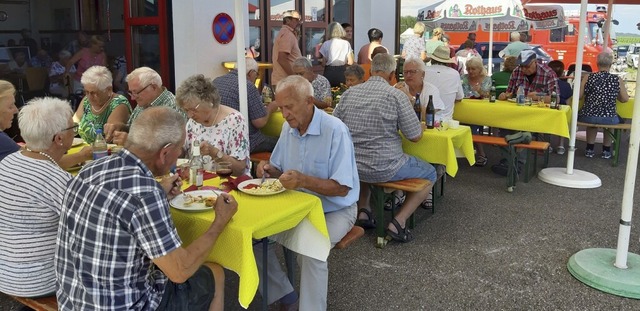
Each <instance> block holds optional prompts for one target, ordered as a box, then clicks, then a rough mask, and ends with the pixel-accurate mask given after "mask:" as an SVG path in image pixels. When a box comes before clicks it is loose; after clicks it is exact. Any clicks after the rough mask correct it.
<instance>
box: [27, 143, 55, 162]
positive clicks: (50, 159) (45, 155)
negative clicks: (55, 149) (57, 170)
mask: <svg viewBox="0 0 640 311" xmlns="http://www.w3.org/2000/svg"><path fill="white" fill-rule="evenodd" d="M24 149H25V150H27V151H29V152H33V153H39V154H40V155H42V156H44V157H46V158H47V159H49V161H51V162H53V164H55V165H56V166H58V167H60V165H58V162H56V160H54V159H53V158H52V157H51V156H50V155H48V154H46V153H44V152H42V151H34V150H31V149H29V148H28V147H24Z"/></svg>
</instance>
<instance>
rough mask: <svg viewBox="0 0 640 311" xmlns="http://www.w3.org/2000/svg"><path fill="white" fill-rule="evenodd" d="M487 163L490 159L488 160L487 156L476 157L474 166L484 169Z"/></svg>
mask: <svg viewBox="0 0 640 311" xmlns="http://www.w3.org/2000/svg"><path fill="white" fill-rule="evenodd" d="M487 162H489V159H487V157H486V156H481V155H478V156H476V164H474V165H473V166H479V167H483V166H485V165H487Z"/></svg>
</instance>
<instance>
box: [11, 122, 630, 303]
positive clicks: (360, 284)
mask: <svg viewBox="0 0 640 311" xmlns="http://www.w3.org/2000/svg"><path fill="white" fill-rule="evenodd" d="M584 146H585V145H584V143H582V142H578V148H579V149H578V150H577V152H576V157H575V168H576V169H580V170H584V171H588V172H591V173H594V174H596V175H597V176H598V177H600V179H601V180H602V186H601V187H599V188H596V189H569V188H562V187H557V186H553V185H549V184H546V183H544V182H542V181H540V180H538V179H537V178H533V179H532V180H531V181H530V182H529V183H524V182H522V181H520V182H519V183H518V185H517V187H516V189H515V191H514V192H513V193H508V192H507V191H506V178H505V177H502V176H498V175H495V174H493V173H492V172H491V168H490V166H491V165H492V164H496V163H497V162H498V161H499V159H500V155H499V153H498V152H497V151H496V150H495V148H492V147H485V149H486V151H487V153H488V155H489V164H488V165H487V166H485V167H470V166H468V163H466V162H464V159H459V161H460V162H459V164H460V170H459V172H458V175H457V176H456V177H455V178H451V177H449V178H448V179H447V182H446V186H445V196H444V197H443V198H441V199H440V200H438V201H437V202H436V211H435V213H434V214H432V213H431V211H428V210H423V209H419V210H418V212H417V218H416V228H415V229H414V230H413V235H414V237H415V239H414V240H413V241H411V242H409V243H406V244H399V243H395V242H391V243H390V244H389V245H387V246H386V248H384V249H378V248H376V247H375V233H374V232H373V231H367V233H366V234H365V236H364V237H362V238H361V239H359V240H358V241H356V242H355V243H353V244H352V245H351V246H349V247H348V248H347V249H343V250H334V251H332V252H331V255H330V257H329V274H330V275H329V287H330V288H329V294H328V305H329V308H328V309H329V310H640V301H638V300H635V299H628V298H623V297H619V296H615V295H611V294H607V293H604V292H601V291H599V290H596V289H593V288H591V287H588V286H587V285H585V284H583V283H581V282H579V281H578V280H576V279H575V278H574V277H573V276H571V274H569V272H568V270H567V262H568V260H569V257H570V256H571V255H573V254H575V253H576V252H578V251H580V250H583V249H588V248H616V243H617V237H618V228H619V225H618V224H619V220H620V214H621V202H622V194H623V185H624V182H625V169H626V167H627V152H628V146H629V135H628V133H627V134H626V135H624V140H623V147H622V148H621V151H622V152H621V157H620V165H619V166H618V167H612V166H611V160H605V159H600V158H599V152H600V146H596V152H597V156H598V157H597V158H593V159H588V158H585V157H584ZM566 158H567V156H566V154H565V155H564V156H560V155H557V154H552V155H551V159H550V166H551V167H565V166H566ZM639 187H640V186H638V185H635V188H636V194H637V193H638V191H637V190H638V188H639ZM638 201H640V200H639V199H637V198H636V199H634V202H638ZM637 206H638V204H637V203H635V204H634V208H635V207H637ZM634 216H635V218H634V219H633V220H632V224H633V227H632V230H631V241H630V246H629V250H630V252H634V253H640V249H639V247H640V242H639V237H640V232H638V230H637V228H638V223H639V220H638V219H639V218H638V215H634ZM226 275H227V286H226V292H225V304H226V310H242V308H241V307H240V306H239V304H238V302H237V285H238V279H237V276H236V275H235V274H234V273H233V272H229V271H227V274H226ZM260 306H261V298H260V295H259V294H256V298H255V299H254V301H253V303H252V304H251V306H250V307H249V310H260ZM19 307H20V306H19V304H17V303H15V302H13V301H12V300H11V299H9V298H7V297H6V296H3V295H0V310H18V309H19ZM276 307H277V306H272V308H271V309H273V310H277V308H276Z"/></svg>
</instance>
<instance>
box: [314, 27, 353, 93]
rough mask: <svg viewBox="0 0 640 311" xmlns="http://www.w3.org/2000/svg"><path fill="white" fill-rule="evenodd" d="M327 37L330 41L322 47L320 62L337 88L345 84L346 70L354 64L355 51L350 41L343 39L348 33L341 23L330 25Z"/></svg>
mask: <svg viewBox="0 0 640 311" xmlns="http://www.w3.org/2000/svg"><path fill="white" fill-rule="evenodd" d="M327 35H328V36H329V40H327V41H325V42H324V43H322V46H321V47H320V54H321V55H322V59H321V61H320V62H321V63H322V64H323V65H324V76H325V77H326V78H327V80H329V82H330V83H331V87H336V86H340V84H343V83H344V82H345V78H344V70H345V69H346V68H347V65H352V64H353V50H352V49H351V44H349V41H347V40H345V39H342V38H343V37H344V36H345V35H346V33H345V31H344V29H342V26H340V24H339V23H337V22H333V23H331V24H329V26H328V27H327Z"/></svg>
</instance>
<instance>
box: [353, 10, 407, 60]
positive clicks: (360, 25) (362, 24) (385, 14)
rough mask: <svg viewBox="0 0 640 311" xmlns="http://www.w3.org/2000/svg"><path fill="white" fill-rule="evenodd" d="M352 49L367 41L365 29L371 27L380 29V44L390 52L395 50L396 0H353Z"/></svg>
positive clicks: (396, 52) (358, 48)
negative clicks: (381, 35)
mask: <svg viewBox="0 0 640 311" xmlns="http://www.w3.org/2000/svg"><path fill="white" fill-rule="evenodd" d="M354 1H355V2H354V12H355V13H354V17H353V24H354V30H355V32H354V34H353V36H354V43H353V44H354V47H353V49H354V51H355V52H356V54H357V53H358V51H359V50H360V47H362V46H363V45H365V44H367V43H369V38H368V37H367V31H369V29H371V28H378V29H380V30H382V34H383V37H382V45H384V46H385V47H386V48H387V49H389V52H390V53H391V54H399V53H398V51H395V42H396V36H397V35H398V34H397V33H396V1H395V0H376V1H372V0H354Z"/></svg>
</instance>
